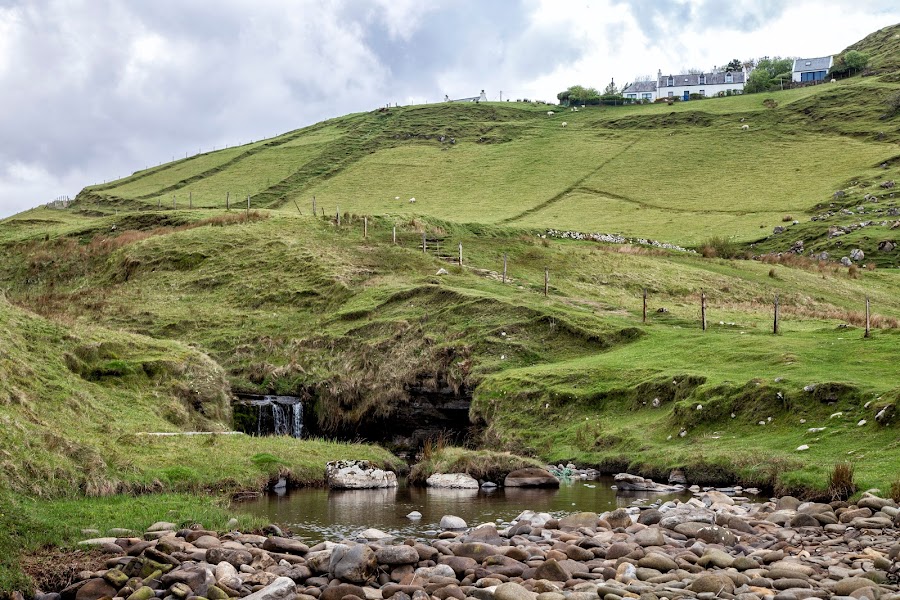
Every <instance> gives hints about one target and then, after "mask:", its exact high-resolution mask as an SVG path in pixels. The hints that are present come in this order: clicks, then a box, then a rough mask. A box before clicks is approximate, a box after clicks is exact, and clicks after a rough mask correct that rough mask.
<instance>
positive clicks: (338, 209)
mask: <svg viewBox="0 0 900 600" xmlns="http://www.w3.org/2000/svg"><path fill="white" fill-rule="evenodd" d="M334 214H335V218H336V219H337V224H338V227H340V226H341V207H340V206H338V207H337V208H336V209H335V213H334Z"/></svg>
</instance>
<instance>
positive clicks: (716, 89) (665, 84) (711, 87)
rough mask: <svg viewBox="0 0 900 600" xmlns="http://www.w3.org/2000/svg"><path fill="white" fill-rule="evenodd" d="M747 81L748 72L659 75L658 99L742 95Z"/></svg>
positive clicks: (660, 72) (743, 70) (744, 70)
mask: <svg viewBox="0 0 900 600" xmlns="http://www.w3.org/2000/svg"><path fill="white" fill-rule="evenodd" d="M746 81H747V70H746V68H745V69H742V70H740V71H725V72H713V73H686V74H683V75H663V74H662V71H659V73H658V75H657V85H656V89H657V97H658V98H672V99H678V100H690V96H691V94H699V95H701V96H707V97H712V96H718V95H719V93H720V92H722V93H726V94H727V93H728V92H731V93H732V94H741V93H743V91H744V83H745V82H746Z"/></svg>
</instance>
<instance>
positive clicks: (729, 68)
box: [725, 58, 744, 73]
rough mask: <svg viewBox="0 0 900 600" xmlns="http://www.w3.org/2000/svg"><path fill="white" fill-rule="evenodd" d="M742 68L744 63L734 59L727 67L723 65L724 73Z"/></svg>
mask: <svg viewBox="0 0 900 600" xmlns="http://www.w3.org/2000/svg"><path fill="white" fill-rule="evenodd" d="M743 68H744V63H742V62H741V61H739V60H738V59H736V58H732V59H731V62H729V63H728V64H727V65H725V72H726V73H729V72H732V71H740V70H741V69H743Z"/></svg>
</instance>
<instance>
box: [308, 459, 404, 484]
mask: <svg viewBox="0 0 900 600" xmlns="http://www.w3.org/2000/svg"><path fill="white" fill-rule="evenodd" d="M325 481H326V483H327V484H328V487H330V488H331V489H348V490H355V489H364V488H387V487H397V475H396V474H395V473H393V472H392V471H385V470H384V469H381V468H379V467H377V466H376V465H374V464H373V463H372V462H370V461H368V460H335V461H331V462H329V463H328V464H326V465H325Z"/></svg>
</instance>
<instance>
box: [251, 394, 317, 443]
mask: <svg viewBox="0 0 900 600" xmlns="http://www.w3.org/2000/svg"><path fill="white" fill-rule="evenodd" d="M239 398H240V400H239V401H238V402H236V403H235V404H234V414H235V423H236V426H237V427H238V428H239V429H241V431H243V432H244V433H250V434H253V435H257V436H262V435H289V436H291V437H293V438H301V437H303V402H302V401H301V400H300V398H297V397H296V396H249V395H248V396H244V397H243V398H241V397H239Z"/></svg>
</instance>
